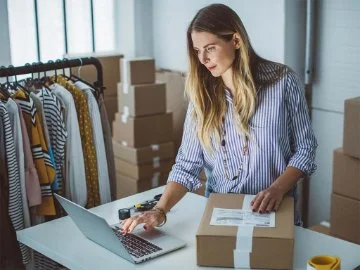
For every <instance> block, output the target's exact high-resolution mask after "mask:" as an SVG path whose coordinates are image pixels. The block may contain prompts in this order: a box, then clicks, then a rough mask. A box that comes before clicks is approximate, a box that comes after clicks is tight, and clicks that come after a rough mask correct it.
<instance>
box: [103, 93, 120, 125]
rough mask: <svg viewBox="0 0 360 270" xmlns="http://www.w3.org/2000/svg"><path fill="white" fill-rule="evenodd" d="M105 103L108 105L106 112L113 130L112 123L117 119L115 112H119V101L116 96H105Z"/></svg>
mask: <svg viewBox="0 0 360 270" xmlns="http://www.w3.org/2000/svg"><path fill="white" fill-rule="evenodd" d="M104 103H105V107H106V113H107V115H108V119H109V123H110V128H111V131H112V125H111V123H112V122H113V121H114V120H115V114H116V113H117V112H118V103H117V100H116V98H108V97H106V98H104Z"/></svg>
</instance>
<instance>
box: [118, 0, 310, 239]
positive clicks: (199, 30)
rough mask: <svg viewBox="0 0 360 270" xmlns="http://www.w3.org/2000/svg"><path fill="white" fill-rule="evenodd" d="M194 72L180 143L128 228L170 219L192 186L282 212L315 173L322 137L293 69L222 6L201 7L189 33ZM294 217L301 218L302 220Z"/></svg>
mask: <svg viewBox="0 0 360 270" xmlns="http://www.w3.org/2000/svg"><path fill="white" fill-rule="evenodd" d="M187 45H188V58H189V75H188V78H187V82H186V87H185V88H186V89H185V92H186V95H187V97H188V98H189V107H188V111H187V114H186V119H185V124H184V133H183V139H182V144H181V146H180V148H179V151H178V154H177V157H176V163H175V165H174V166H173V168H172V171H171V172H170V175H169V178H168V182H167V185H166V188H165V191H164V193H163V195H162V197H161V199H160V201H159V202H158V203H157V206H156V207H155V208H154V210H152V211H148V212H144V213H142V214H141V215H139V216H134V217H131V218H129V219H127V220H126V221H124V222H123V224H122V225H123V231H124V233H128V232H131V231H132V230H133V229H134V228H135V227H136V226H137V225H138V224H142V223H144V228H145V229H146V230H148V229H151V228H152V227H154V226H161V225H163V224H164V223H165V222H166V212H168V211H169V210H170V209H171V208H172V207H173V206H174V205H175V204H176V203H177V202H178V201H179V200H180V199H181V198H182V197H183V196H184V195H185V194H186V192H187V191H192V190H194V189H197V188H199V187H200V186H201V183H200V181H199V173H200V171H201V170H202V168H205V172H206V176H207V192H206V193H207V195H209V193H211V192H218V193H245V194H256V197H255V198H254V200H253V201H252V202H251V204H252V209H253V211H258V212H260V213H264V212H270V211H276V210H277V209H278V207H279V205H280V203H281V201H282V199H283V197H284V196H285V195H286V194H290V195H292V196H295V193H296V184H297V182H298V180H299V179H301V178H302V177H303V176H305V175H310V174H312V173H313V172H314V171H315V169H316V165H315V164H314V159H315V151H316V148H317V142H316V139H315V136H314V133H313V130H312V128H311V123H310V118H309V114H308V111H307V106H306V101H305V97H304V91H303V88H302V85H301V82H300V81H299V79H298V77H297V76H296V74H295V73H294V72H293V71H291V70H290V69H289V68H288V67H286V66H284V65H281V64H278V63H274V62H271V61H268V60H265V59H263V58H261V57H259V56H258V55H257V54H256V53H255V51H254V49H253V48H252V46H251V44H250V41H249V38H248V35H247V33H246V30H245V28H244V26H243V24H242V22H241V20H240V18H239V17H238V15H237V14H236V13H235V12H234V11H233V10H232V9H230V8H229V7H227V6H225V5H223V4H213V5H210V6H207V7H205V8H202V9H201V10H199V11H198V13H197V14H196V16H195V17H194V19H193V20H192V21H191V23H190V25H189V28H188V31H187ZM295 216H296V221H295V222H296V224H301V221H300V219H299V217H298V215H295Z"/></svg>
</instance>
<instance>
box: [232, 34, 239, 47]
mask: <svg viewBox="0 0 360 270" xmlns="http://www.w3.org/2000/svg"><path fill="white" fill-rule="evenodd" d="M240 40H241V39H240V35H239V33H234V34H233V40H232V41H233V44H234V47H235V49H236V50H238V49H240Z"/></svg>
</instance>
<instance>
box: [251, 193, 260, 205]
mask: <svg viewBox="0 0 360 270" xmlns="http://www.w3.org/2000/svg"><path fill="white" fill-rule="evenodd" d="M258 197H259V193H258V194H256V195H255V197H254V199H252V200H251V202H250V205H251V206H253V205H254V202H255V201H256V199H257V198H258Z"/></svg>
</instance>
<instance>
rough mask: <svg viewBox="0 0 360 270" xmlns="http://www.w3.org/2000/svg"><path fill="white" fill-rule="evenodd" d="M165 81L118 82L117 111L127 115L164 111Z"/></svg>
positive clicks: (142, 114)
mask: <svg viewBox="0 0 360 270" xmlns="http://www.w3.org/2000/svg"><path fill="white" fill-rule="evenodd" d="M165 88H166V86H165V83H160V82H157V83H153V84H137V85H131V84H122V83H119V84H118V104H119V112H122V113H124V114H127V115H129V116H144V115H151V114H160V113H166V89H165Z"/></svg>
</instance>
